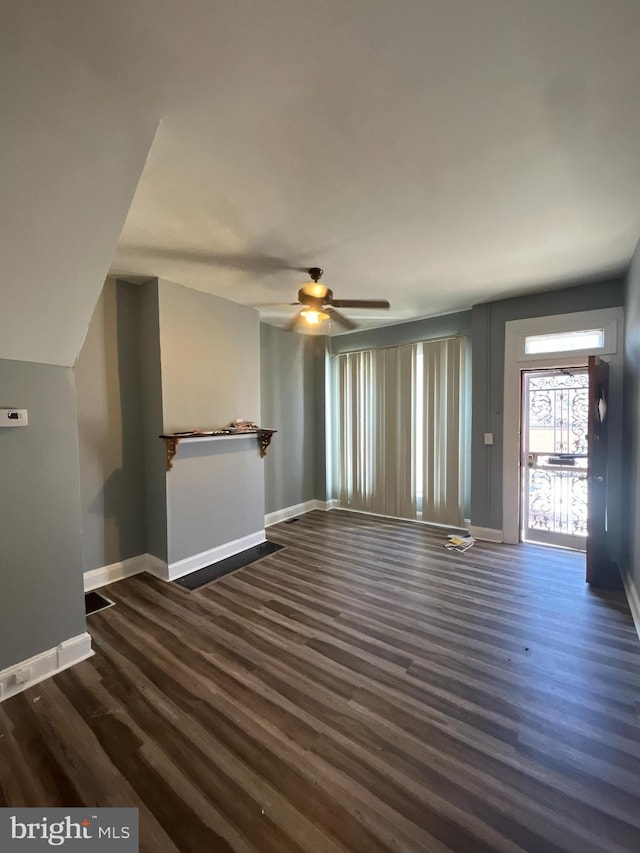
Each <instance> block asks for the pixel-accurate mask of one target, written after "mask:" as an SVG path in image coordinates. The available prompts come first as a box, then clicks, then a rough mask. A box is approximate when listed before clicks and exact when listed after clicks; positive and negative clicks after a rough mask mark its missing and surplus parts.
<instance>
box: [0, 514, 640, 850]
mask: <svg viewBox="0 0 640 853" xmlns="http://www.w3.org/2000/svg"><path fill="white" fill-rule="evenodd" d="M269 536H270V538H273V539H274V540H276V541H278V542H281V543H283V544H286V545H287V546H288V547H287V548H286V549H284V550H283V551H280V552H279V553H276V554H274V555H273V556H271V557H268V558H266V559H265V560H263V561H262V562H260V563H257V564H254V565H253V566H250V567H247V568H245V569H241V570H240V571H238V572H237V573H235V574H234V575H231V576H228V577H226V578H224V579H222V580H220V581H218V582H216V583H215V584H213V585H212V586H210V587H208V588H205V589H202V590H199V591H198V592H195V593H189V592H187V591H186V590H184V589H182V588H180V587H179V586H177V585H175V584H164V583H162V582H160V581H157V580H155V579H152V578H150V577H147V576H146V575H145V576H139V577H136V578H131V579H129V580H126V581H122V582H120V583H118V584H114V585H112V586H111V587H109V588H107V590H106V593H107V594H108V596H109V597H111V598H113V599H114V600H115V601H116V607H112V608H111V609H109V610H106V611H104V612H103V613H98V614H96V615H94V616H92V617H90V618H89V629H90V631H91V634H92V635H93V637H94V641H95V643H94V645H95V649H96V656H95V657H94V658H92V659H91V660H89V661H86V662H85V663H82V664H79V665H78V666H76V667H74V668H73V669H71V670H67V671H66V672H64V673H61V674H60V675H58V676H56V677H55V678H54V679H50V680H49V681H47V682H44V683H42V684H40V685H38V686H36V687H34V688H32V689H30V690H29V691H27V692H25V693H23V694H22V695H20V696H17V697H14V698H13V699H10V700H8V701H6V702H4V703H3V704H2V705H0V800H1V802H0V805H9V804H10V805H12V806H30V805H39V806H42V805H52V806H53V805H64V806H71V805H85V804H86V805H104V806H107V805H134V806H139V808H140V810H141V827H142V845H141V849H142V850H145V851H150V852H151V853H159V851H162V853H165V851H167V853H168V851H173V850H180V851H198V853H204V851H218V850H220V851H230V850H234V851H254V853H255V851H258V853H268V851H274V853H275V851H277V853H286V851H314V853H315V851H326V853H333V851H344V850H349V851H357V853H376V851H394V853H397V851H420V853H424V852H425V851H435V853H438V851H445V850H453V851H461V853H476V851H478V853H479V851H494V850H499V851H521V850H527V851H544V853H547V852H548V851H557V850H572V851H579V853H589V851H622V850H626V851H638V850H640V724H639V720H638V710H639V707H640V706H639V704H638V700H639V699H640V647H639V644H638V641H637V638H636V635H635V632H634V628H633V624H632V621H631V617H630V614H629V611H628V609H627V606H626V603H625V601H624V597H623V596H622V595H621V594H620V593H597V592H594V591H591V590H590V589H589V588H588V587H586V586H585V584H584V564H583V557H582V556H581V555H578V554H574V553H571V552H563V551H555V550H551V549H543V548H536V547H532V546H520V547H518V548H515V547H509V546H500V545H488V544H484V543H478V544H477V545H476V547H475V548H473V549H472V550H471V551H469V552H468V553H467V554H464V555H460V554H451V553H448V552H446V551H445V550H444V549H443V547H442V543H443V537H442V536H441V535H439V534H435V533H433V532H429V531H428V530H426V529H425V528H423V527H421V526H420V525H416V524H410V523H395V522H392V521H386V520H382V519H372V518H368V517H366V516H362V515H355V514H348V513H342V512H338V511H335V512H330V513H322V512H314V513H310V514H309V515H306V516H304V517H302V518H301V519H300V520H299V521H298V522H297V523H295V524H290V525H288V524H282V525H279V526H277V527H272V528H271V529H270V531H269Z"/></svg>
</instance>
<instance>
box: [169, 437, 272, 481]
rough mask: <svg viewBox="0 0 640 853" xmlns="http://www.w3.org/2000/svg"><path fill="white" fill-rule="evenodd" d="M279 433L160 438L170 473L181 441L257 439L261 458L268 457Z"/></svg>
mask: <svg viewBox="0 0 640 853" xmlns="http://www.w3.org/2000/svg"><path fill="white" fill-rule="evenodd" d="M277 431H278V430H277V429H251V430H249V429H247V430H238V432H216V433H214V434H206V433H203V434H197V433H196V434H195V435H191V434H188V433H174V434H172V435H161V436H159V438H161V439H163V441H164V443H165V445H166V450H167V471H170V470H171V469H172V468H173V457H174V456H175V455H176V453H177V452H178V445H179V444H180V442H181V441H188V442H190V443H195V442H197V441H231V440H232V439H234V438H235V439H237V438H250V437H255V438H256V439H257V441H258V447H259V448H260V456H261V457H265V456H266V455H267V447H269V445H270V444H271V437H272V435H273V434H274V433H276V432H277Z"/></svg>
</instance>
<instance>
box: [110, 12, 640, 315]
mask: <svg viewBox="0 0 640 853" xmlns="http://www.w3.org/2000/svg"><path fill="white" fill-rule="evenodd" d="M182 8H183V9H188V14H183V15H182V16H181V20H182V25H183V27H185V28H187V29H188V43H189V50H188V51H187V53H185V54H184V55H183V56H179V57H178V56H176V55H171V56H170V57H169V58H168V61H170V62H171V63H173V69H174V71H175V72H176V74H177V75H179V76H180V81H181V83H180V85H181V86H183V88H182V90H181V92H180V100H177V101H175V102H173V103H169V104H168V107H167V111H166V113H165V115H164V117H163V123H162V127H161V130H160V133H159V135H158V137H157V140H156V143H155V145H154V148H153V150H152V152H151V155H150V158H149V161H148V164H147V168H146V170H145V172H144V174H143V177H142V180H141V182H140V185H139V187H138V191H137V193H136V195H135V198H134V202H133V206H132V208H131V211H130V213H129V216H128V218H127V221H126V224H125V227H124V230H123V233H122V236H121V239H120V242H119V246H118V252H117V255H116V258H115V260H114V263H113V265H112V271H114V272H116V273H120V274H133V275H143V276H144V275H160V276H163V277H165V278H168V279H170V280H173V281H179V282H181V283H183V284H186V285H189V286H192V287H195V288H198V289H201V290H205V291H210V292H213V293H216V294H218V295H221V296H224V297H227V298H229V299H234V300H237V301H240V302H245V303H248V304H255V303H264V302H277V301H281V300H283V301H287V302H289V301H291V300H292V298H294V297H295V293H296V290H297V287H298V286H299V285H300V283H301V282H303V281H304V280H305V278H306V277H305V276H304V275H303V274H301V273H300V272H298V271H296V270H295V269H294V270H292V269H289V268H290V267H294V268H295V267H300V268H304V267H307V266H309V265H312V264H314V265H315V264H317V265H320V266H322V267H323V268H324V269H325V282H326V283H327V284H328V285H330V286H331V287H332V288H333V289H334V291H335V293H336V294H337V295H341V296H343V297H352V298H353V297H366V296H371V297H387V298H389V299H390V300H391V303H392V309H391V311H390V312H389V314H388V315H380V316H379V318H378V320H376V316H375V315H374V314H367V313H366V312H353V313H352V316H353V317H354V318H356V317H358V314H360V319H361V323H362V325H364V326H366V325H372V324H374V323H375V322H389V321H398V320H401V319H405V318H410V317H418V316H427V315H432V314H438V313H443V312H446V311H452V310H456V309H460V308H464V307H468V306H470V305H471V304H472V303H474V302H477V301H479V300H483V299H489V298H495V297H498V296H503V295H511V294H516V293H519V292H524V291H530V290H536V289H538V290H539V289H545V288H547V287H554V286H560V285H563V284H567V283H569V282H574V281H579V280H583V279H585V278H591V277H597V276H600V275H602V274H607V273H610V272H615V271H620V270H621V269H623V268H624V267H625V266H626V265H627V264H628V262H629V259H630V257H631V253H632V250H633V247H634V245H635V243H636V241H637V239H638V236H639V235H640V205H639V204H638V199H639V198H640V192H639V191H640V157H639V156H638V154H639V152H640V3H638V2H635V0H607V2H602V0H562V2H557V0H535V2H531V0H509V2H504V1H503V0H457V2H456V0H453V2H452V0H440V1H439V0H428V1H427V0H402V2H381V0H350V2H343V0H341V2H332V0H328V1H327V2H322V3H317V2H315V3H311V2H299V0H295V1H294V0H291V2H283V0H272V2H269V3H261V4H260V3H257V2H256V3H252V2H228V3H217V4H211V5H210V6H209V13H205V12H204V11H203V9H204V7H202V6H199V5H198V6H192V5H191V4H187V6H186V7H182ZM213 9H215V14H214V13H213V11H211V10H213ZM198 10H199V11H198ZM159 26H163V27H170V26H173V27H175V28H177V27H178V26H179V18H176V17H173V16H172V15H170V14H168V13H167V17H166V18H164V19H161V20H160V23H159ZM187 80H188V81H189V85H186V81H187ZM294 310H295V309H293V308H283V309H278V308H274V309H263V312H262V313H263V317H264V318H265V319H269V320H271V321H273V322H276V323H279V322H284V321H285V320H286V318H288V317H289V316H291V313H292V312H293V311H294Z"/></svg>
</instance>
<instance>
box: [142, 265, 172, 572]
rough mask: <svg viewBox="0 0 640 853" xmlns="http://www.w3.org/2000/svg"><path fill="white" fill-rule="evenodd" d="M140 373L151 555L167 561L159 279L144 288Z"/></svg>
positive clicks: (148, 536) (148, 543)
mask: <svg viewBox="0 0 640 853" xmlns="http://www.w3.org/2000/svg"><path fill="white" fill-rule="evenodd" d="M140 375H141V378H142V418H143V438H144V470H145V483H146V490H145V509H146V529H147V548H146V551H147V553H148V554H152V555H153V556H154V557H158V558H159V559H160V560H163V561H165V562H166V560H167V478H166V455H165V447H164V442H163V441H161V440H160V439H159V438H158V436H159V435H160V434H161V433H162V432H163V431H164V424H163V416H162V373H161V368H160V315H159V296H158V282H157V281H150V282H147V283H146V284H144V285H142V287H141V288H140Z"/></svg>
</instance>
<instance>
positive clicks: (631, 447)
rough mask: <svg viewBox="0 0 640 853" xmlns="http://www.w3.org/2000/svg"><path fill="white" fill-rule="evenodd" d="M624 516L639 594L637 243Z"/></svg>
mask: <svg viewBox="0 0 640 853" xmlns="http://www.w3.org/2000/svg"><path fill="white" fill-rule="evenodd" d="M624 420H625V426H624V442H623V447H624V458H625V460H626V467H625V474H626V476H625V482H624V487H625V490H624V491H625V501H624V507H625V515H624V517H623V530H625V531H626V532H627V537H626V539H625V542H624V550H623V565H624V566H625V568H626V569H627V570H628V572H629V574H630V576H631V578H632V581H633V583H634V585H635V588H636V590H637V591H638V594H640V524H638V513H639V512H640V244H638V246H637V247H636V251H635V254H634V256H633V260H632V262H631V266H630V268H629V272H628V274H627V283H626V300H625V419H624Z"/></svg>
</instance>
